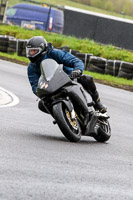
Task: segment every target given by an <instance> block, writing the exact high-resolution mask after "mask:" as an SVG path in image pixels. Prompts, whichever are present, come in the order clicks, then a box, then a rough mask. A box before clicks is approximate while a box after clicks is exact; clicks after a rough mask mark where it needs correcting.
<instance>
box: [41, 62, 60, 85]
mask: <svg viewBox="0 0 133 200" xmlns="http://www.w3.org/2000/svg"><path fill="white" fill-rule="evenodd" d="M58 66H59V64H58V63H57V62H56V61H55V60H52V59H46V60H43V61H42V62H41V74H42V76H43V78H44V80H46V81H50V80H51V79H52V77H53V76H54V74H55V72H56V70H57V68H58Z"/></svg>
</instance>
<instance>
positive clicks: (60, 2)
mask: <svg viewBox="0 0 133 200" xmlns="http://www.w3.org/2000/svg"><path fill="white" fill-rule="evenodd" d="M36 2H42V3H47V4H52V5H55V6H65V5H67V6H71V7H76V8H80V9H84V10H88V11H93V12H98V13H103V14H107V15H113V16H116V17H121V18H123V17H124V18H127V19H133V17H132V16H127V15H124V16H123V15H122V14H118V13H115V12H110V11H106V10H102V9H99V8H95V7H92V6H87V5H84V4H81V3H76V2H73V1H69V0H45V1H43V0H36ZM17 3H28V2H26V1H23V0H22V1H21V0H10V1H9V2H8V6H9V7H10V6H13V5H15V4H17Z"/></svg>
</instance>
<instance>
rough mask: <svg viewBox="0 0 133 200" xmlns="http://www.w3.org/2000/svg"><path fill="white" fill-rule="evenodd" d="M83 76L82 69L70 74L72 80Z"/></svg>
mask: <svg viewBox="0 0 133 200" xmlns="http://www.w3.org/2000/svg"><path fill="white" fill-rule="evenodd" d="M81 74H82V72H81V70H80V69H76V70H74V71H72V73H71V74H70V78H72V79H74V78H78V77H80V75H81Z"/></svg>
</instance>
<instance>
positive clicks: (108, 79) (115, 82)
mask: <svg viewBox="0 0 133 200" xmlns="http://www.w3.org/2000/svg"><path fill="white" fill-rule="evenodd" d="M0 56H2V57H4V58H7V59H8V58H9V59H12V61H13V62H15V61H16V60H17V61H20V62H23V63H25V65H28V63H29V59H27V58H25V57H21V56H17V54H16V53H14V54H13V55H10V54H7V53H2V52H0ZM84 74H88V75H91V76H93V78H94V79H96V80H101V81H104V82H105V83H106V84H109V85H111V86H115V87H121V88H123V87H122V86H124V85H126V86H131V87H132V86H133V81H132V80H127V79H124V78H117V77H114V76H111V75H103V74H98V73H95V72H89V71H85V70H84Z"/></svg>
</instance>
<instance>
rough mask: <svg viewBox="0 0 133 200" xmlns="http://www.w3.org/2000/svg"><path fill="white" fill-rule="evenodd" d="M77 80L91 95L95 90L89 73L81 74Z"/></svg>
mask: <svg viewBox="0 0 133 200" xmlns="http://www.w3.org/2000/svg"><path fill="white" fill-rule="evenodd" d="M78 82H79V83H80V84H81V85H82V86H83V88H85V89H86V91H87V92H88V93H89V94H90V95H91V94H94V93H95V92H96V85H95V83H94V80H93V77H92V76H89V75H84V74H83V75H82V76H81V77H80V78H79V79H78Z"/></svg>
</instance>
